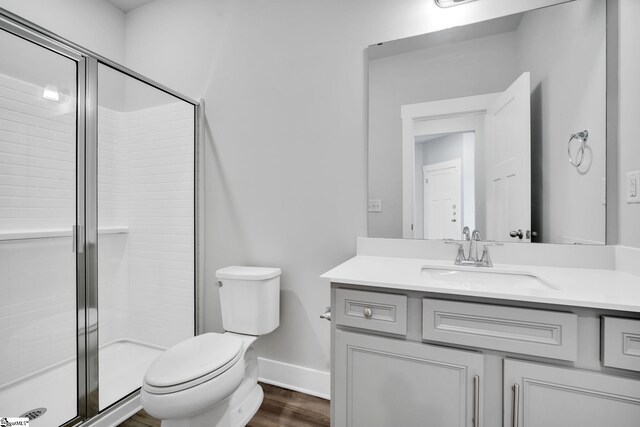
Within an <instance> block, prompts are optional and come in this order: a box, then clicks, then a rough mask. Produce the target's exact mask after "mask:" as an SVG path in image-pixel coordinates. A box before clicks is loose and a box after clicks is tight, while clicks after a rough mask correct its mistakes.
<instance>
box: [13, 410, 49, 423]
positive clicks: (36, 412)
mask: <svg viewBox="0 0 640 427" xmlns="http://www.w3.org/2000/svg"><path fill="white" fill-rule="evenodd" d="M45 412H47V408H36V409H32V410H30V411H27V412H25V413H24V414H22V415H20V418H29V421H33V420H35V419H36V418H40V417H41V416H43V415H44V413H45Z"/></svg>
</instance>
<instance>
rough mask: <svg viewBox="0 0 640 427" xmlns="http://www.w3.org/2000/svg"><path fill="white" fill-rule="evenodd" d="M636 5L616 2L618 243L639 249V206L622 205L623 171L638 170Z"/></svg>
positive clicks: (639, 33) (639, 5)
mask: <svg viewBox="0 0 640 427" xmlns="http://www.w3.org/2000/svg"><path fill="white" fill-rule="evenodd" d="M638 17H640V2H638V1H636V0H620V74H619V77H620V142H619V153H618V155H619V178H620V181H619V185H620V218H619V221H620V222H619V236H620V244H622V245H626V246H633V247H640V204H632V205H629V204H627V202H626V188H627V187H626V184H627V180H626V176H627V172H631V171H636V170H640V143H638V117H640V78H639V76H640V43H638V40H640V28H639V27H638Z"/></svg>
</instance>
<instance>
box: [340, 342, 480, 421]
mask: <svg viewBox="0 0 640 427" xmlns="http://www.w3.org/2000/svg"><path fill="white" fill-rule="evenodd" d="M334 369H335V370H334V378H333V381H334V396H333V398H332V405H334V408H333V410H334V419H333V421H334V422H333V424H332V425H333V426H334V427H345V426H348V427H376V426H377V427H390V426H402V427H412V426H416V427H417V426H421V427H466V426H474V425H476V424H474V418H478V422H479V420H480V419H481V417H482V413H481V408H482V404H481V402H480V398H481V393H480V383H479V381H480V379H481V378H482V371H483V356H482V354H480V353H476V352H472V351H466V350H457V349H449V348H444V347H436V346H432V345H428V344H423V343H419V342H412V341H406V340H404V339H400V338H387V337H381V336H375V335H370V334H364V333H356V332H349V331H345V330H336V331H335V335H334Z"/></svg>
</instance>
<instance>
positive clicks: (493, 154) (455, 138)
mask: <svg viewBox="0 0 640 427" xmlns="http://www.w3.org/2000/svg"><path fill="white" fill-rule="evenodd" d="M530 92H531V89H530V77H529V73H523V74H522V75H521V76H520V77H518V78H517V79H516V80H515V81H514V82H513V83H512V84H511V85H510V86H509V87H508V88H506V90H505V91H504V92H499V93H492V94H485V95H478V96H472V97H465V98H453V99H445V100H441V101H432V102H426V103H419V104H409V105H404V106H402V120H403V135H402V140H403V195H406V197H403V221H404V222H403V232H404V236H405V237H413V238H427V239H460V238H461V230H462V227H464V226H467V227H469V228H470V229H471V230H473V229H478V230H479V231H480V233H481V235H482V237H483V238H484V239H485V240H497V241H514V242H530V241H531V238H530V236H531V234H530V230H531V125H530V122H531V119H530V116H531V114H530ZM454 159H458V161H459V162H460V163H461V172H460V178H459V179H458V181H457V182H458V183H457V184H456V185H457V186H458V187H459V190H458V192H460V193H461V195H460V196H456V195H454V194H453V192H452V191H450V192H449V193H450V194H444V190H443V189H442V188H445V187H451V188H452V185H453V184H451V183H452V182H454V179H453V178H452V177H450V176H449V177H448V181H445V180H444V177H443V176H441V175H437V176H436V175H434V179H436V180H437V182H438V185H440V187H439V188H437V189H432V188H429V187H425V184H427V182H426V178H427V177H425V176H423V174H424V170H425V169H424V168H425V166H427V165H434V164H438V163H443V162H449V161H452V160H454ZM441 169H442V170H447V172H451V170H450V169H449V168H441ZM434 173H435V172H434ZM439 173H442V172H439ZM427 190H429V191H427ZM436 194H437V196H435V195H436ZM456 197H459V198H458V199H456ZM453 200H460V202H455V203H454V201H453ZM429 203H430V204H429ZM445 206H446V208H445ZM454 206H455V207H454ZM454 213H455V215H454ZM454 217H455V218H454ZM454 219H455V220H454ZM514 236H515V237H514Z"/></svg>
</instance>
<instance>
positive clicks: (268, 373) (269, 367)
mask: <svg viewBox="0 0 640 427" xmlns="http://www.w3.org/2000/svg"><path fill="white" fill-rule="evenodd" d="M258 381H261V382H263V383H266V384H271V385H275V386H278V387H282V388H287V389H289V390H294V391H299V392H301V393H305V394H310V395H312V396H316V397H320V398H322V399H327V400H329V397H330V395H331V391H330V390H331V380H330V376H329V372H325V371H319V370H317V369H311V368H305V367H303V366H297V365H292V364H290V363H284V362H278V361H276V360H270V359H265V358H262V357H258Z"/></svg>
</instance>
